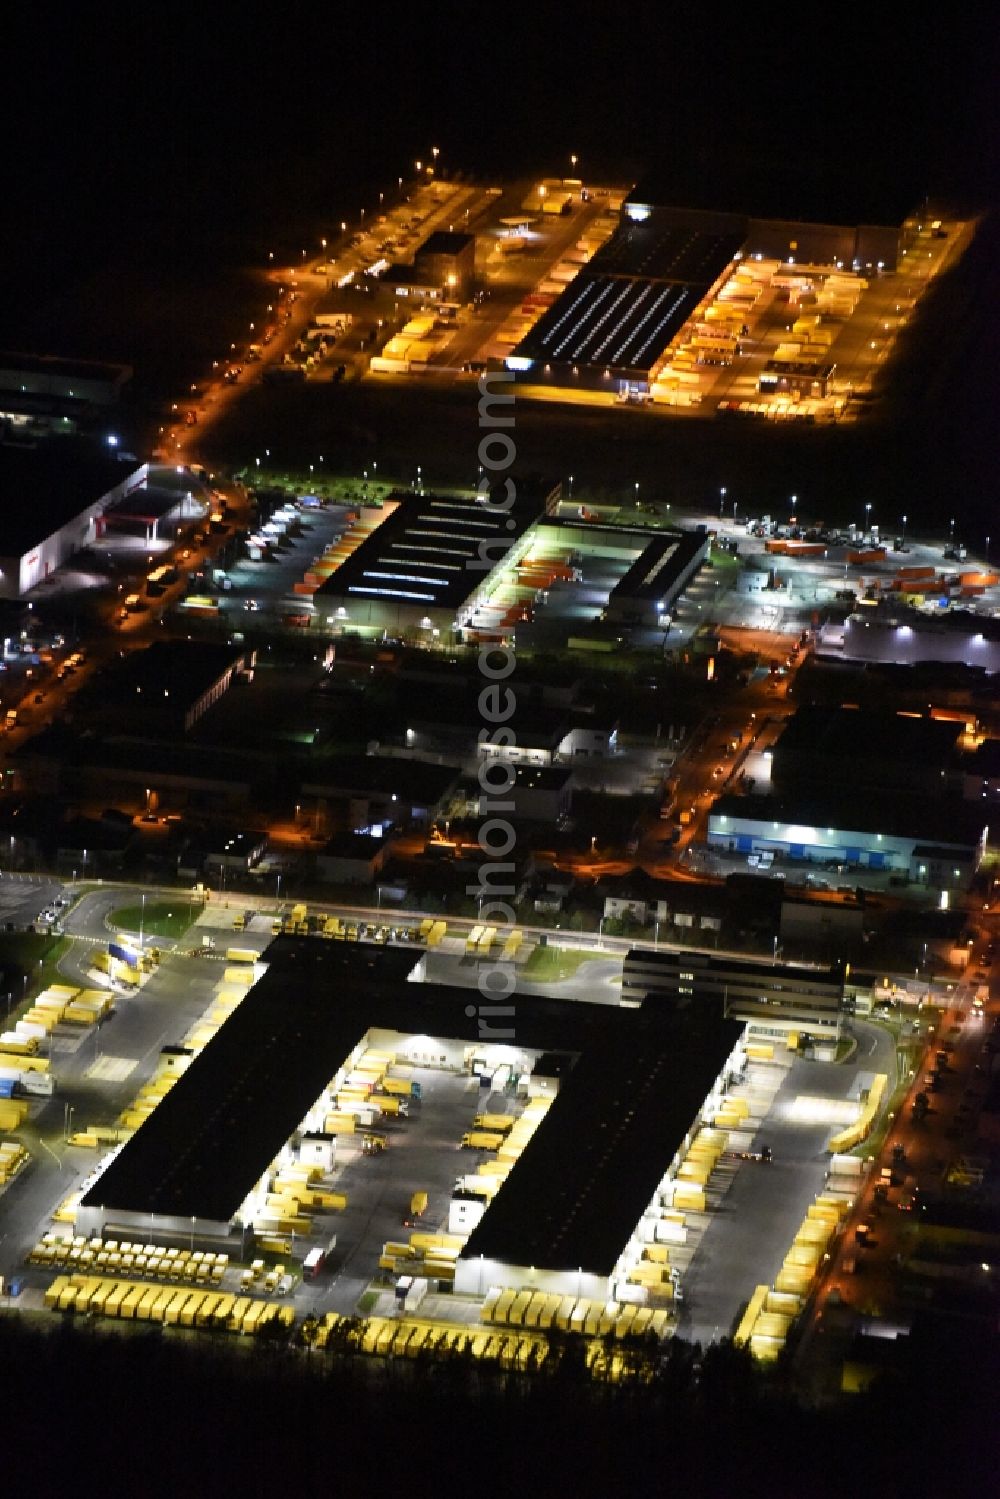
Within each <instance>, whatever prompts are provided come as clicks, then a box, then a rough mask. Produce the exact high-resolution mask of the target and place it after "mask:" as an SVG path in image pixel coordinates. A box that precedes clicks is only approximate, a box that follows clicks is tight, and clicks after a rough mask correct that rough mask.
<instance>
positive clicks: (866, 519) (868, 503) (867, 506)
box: [865, 500, 872, 534]
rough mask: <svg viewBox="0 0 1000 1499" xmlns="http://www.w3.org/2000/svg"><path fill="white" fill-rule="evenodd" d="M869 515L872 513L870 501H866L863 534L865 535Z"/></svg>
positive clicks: (869, 518)
mask: <svg viewBox="0 0 1000 1499" xmlns="http://www.w3.org/2000/svg"><path fill="white" fill-rule="evenodd" d="M871 513H872V502H871V500H868V501H867V502H866V504H865V533H866V534H867V532H868V529H869V525H868V523H869V521H870V520H871Z"/></svg>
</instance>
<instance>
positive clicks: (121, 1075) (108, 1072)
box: [85, 1057, 138, 1083]
mask: <svg viewBox="0 0 1000 1499" xmlns="http://www.w3.org/2000/svg"><path fill="white" fill-rule="evenodd" d="M137 1066H138V1059H137V1058H135V1057H98V1059H97V1061H96V1062H91V1064H90V1066H89V1067H88V1068H87V1071H86V1073H85V1076H86V1077H88V1078H92V1079H93V1080H94V1081H95V1082H105V1083H121V1082H124V1081H125V1079H126V1078H127V1077H129V1076H131V1074H132V1073H133V1072H134V1071H135V1069H136V1067H137Z"/></svg>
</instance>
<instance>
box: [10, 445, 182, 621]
mask: <svg viewBox="0 0 1000 1499" xmlns="http://www.w3.org/2000/svg"><path fill="white" fill-rule="evenodd" d="M197 488H198V484H197V481H196V480H194V479H193V478H191V476H190V475H188V474H187V473H186V472H182V473H181V474H178V473H177V471H176V469H173V468H169V467H161V466H155V465H150V464H148V463H137V462H136V459H135V457H134V455H132V454H125V453H119V452H118V451H117V449H115V448H114V447H112V446H108V445H106V446H104V447H98V446H96V445H95V444H93V443H90V442H83V441H77V440H76V439H73V438H68V437H67V438H53V439H51V440H49V441H48V442H47V443H44V444H42V445H41V446H39V447H32V448H29V447H19V446H12V445H0V510H2V514H3V542H2V546H3V554H2V555H0V598H23V597H24V596H25V595H26V594H28V593H30V592H31V590H32V589H33V588H36V587H37V586H38V585H39V584H40V583H42V582H44V580H45V579H46V578H49V577H51V576H52V575H53V573H55V572H56V571H57V569H58V568H60V567H63V566H64V565H65V564H66V563H67V562H69V561H70V559H71V558H72V557H73V556H74V555H75V554H76V553H77V552H80V551H82V550H83V549H84V548H85V547H88V546H91V545H92V544H93V543H94V542H96V541H98V540H99V539H100V538H101V537H102V536H103V535H104V533H105V531H106V529H107V528H108V526H109V525H113V524H118V523H122V524H126V523H127V522H128V520H130V519H132V518H133V517H131V516H128V515H126V510H127V509H128V506H129V504H130V503H131V508H132V510H134V512H135V516H134V519H135V520H137V521H138V522H139V523H140V527H141V523H142V521H143V520H146V521H147V534H148V522H149V517H148V515H147V511H149V510H150V509H151V508H154V509H155V511H156V514H155V516H154V517H153V528H154V532H155V525H156V523H157V522H162V520H163V519H164V517H165V516H166V514H167V513H168V512H170V511H174V512H177V513H178V514H179V513H181V512H182V511H184V510H185V507H190V506H192V505H194V503H195V502H194V501H193V499H192V498H191V491H192V490H194V489H197ZM140 492H142V493H143V494H148V495H149V503H148V504H147V503H142V502H140V503H136V498H135V497H137V496H139V495H140Z"/></svg>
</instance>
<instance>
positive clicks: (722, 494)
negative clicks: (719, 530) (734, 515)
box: [719, 484, 726, 520]
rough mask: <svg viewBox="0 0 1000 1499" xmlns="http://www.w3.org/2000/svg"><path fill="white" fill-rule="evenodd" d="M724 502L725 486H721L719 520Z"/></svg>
mask: <svg viewBox="0 0 1000 1499" xmlns="http://www.w3.org/2000/svg"><path fill="white" fill-rule="evenodd" d="M725 502H726V486H725V485H724V484H723V485H722V486H721V487H720V489H719V519H720V520H721V519H722V507H723V505H724V504H725Z"/></svg>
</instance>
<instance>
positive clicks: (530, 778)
mask: <svg viewBox="0 0 1000 1499" xmlns="http://www.w3.org/2000/svg"><path fill="white" fill-rule="evenodd" d="M572 778H573V772H572V770H567V769H565V768H564V767H563V766H561V765H518V766H515V768H514V785H515V786H516V787H517V788H518V790H519V791H561V790H562V789H563V787H564V786H565V785H566V784H567V783H568V782H569V781H570V780H572Z"/></svg>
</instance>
